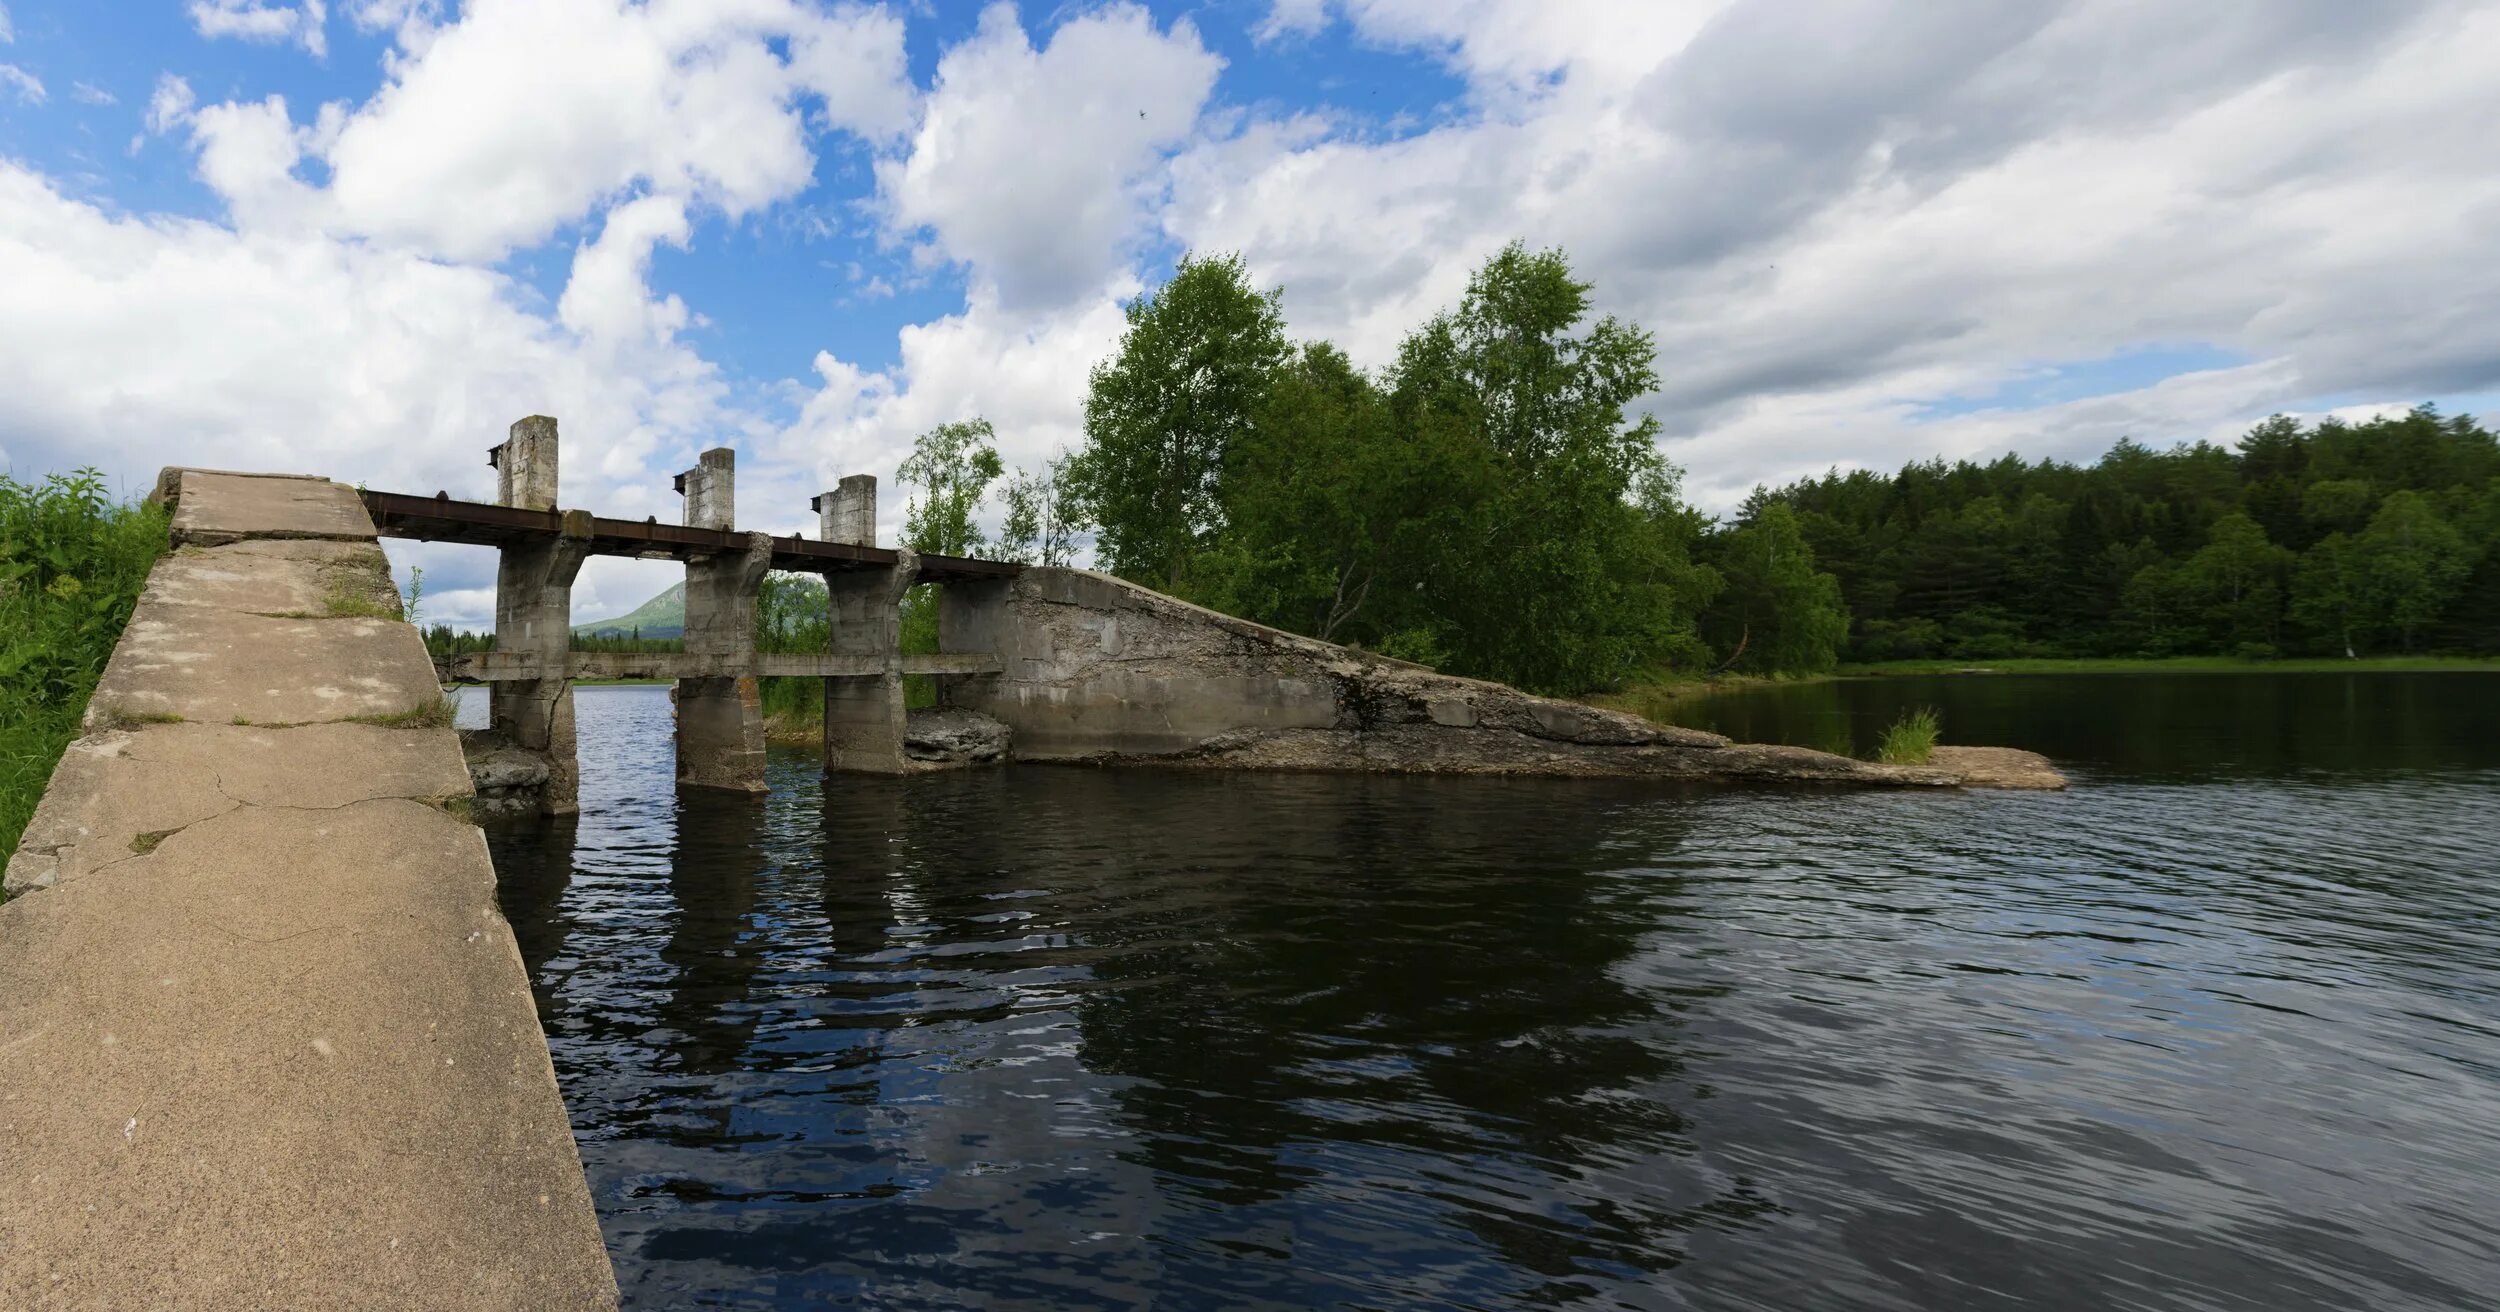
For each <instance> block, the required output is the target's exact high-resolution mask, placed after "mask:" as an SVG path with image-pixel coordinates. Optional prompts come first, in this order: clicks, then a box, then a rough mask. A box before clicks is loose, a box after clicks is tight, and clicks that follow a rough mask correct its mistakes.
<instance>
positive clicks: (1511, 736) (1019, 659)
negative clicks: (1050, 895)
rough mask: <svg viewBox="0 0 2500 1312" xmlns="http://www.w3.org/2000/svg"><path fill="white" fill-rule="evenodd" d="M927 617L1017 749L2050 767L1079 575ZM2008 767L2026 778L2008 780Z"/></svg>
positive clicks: (1373, 762) (1593, 762) (1613, 768)
mask: <svg viewBox="0 0 2500 1312" xmlns="http://www.w3.org/2000/svg"><path fill="white" fill-rule="evenodd" d="M939 620H940V631H941V642H942V643H943V644H944V645H946V646H948V647H950V648H951V647H954V646H956V645H957V644H959V643H961V644H967V645H988V646H990V647H991V648H992V649H994V650H995V651H996V652H997V653H998V656H999V658H1000V669H1001V671H1002V672H1001V673H1000V674H998V675H995V676H972V677H956V678H949V679H948V680H946V682H945V685H944V688H945V694H946V696H947V698H948V700H949V701H950V702H951V703H952V704H954V705H957V706H961V707H964V708H966V709H970V710H976V711H980V712H983V713H985V714H988V715H991V716H994V717H996V718H997V719H999V720H1001V721H1003V722H1005V723H1006V724H1007V725H1008V726H1009V728H1010V730H1011V731H1012V735H1013V737H1012V742H1013V753H1014V755H1015V757H1016V759H1018V760H1063V761H1095V762H1106V763H1108V762H1154V763H1159V764H1166V765H1187V766H1201V767H1227V768H1236V769H1276V770H1357V771H1378V772H1395V773H1424V774H1531V775H1559V776H1591V777H1595V776H1634V777H1653V778H1666V779H1689V780H1702V781H1724V782H1789V783H1826V782H1828V783H1852V784H1873V785H1880V786H1895V787H1950V786H1956V785H1967V786H1973V787H1998V786H2018V787H2043V786H2053V785H2049V784H2047V783H2046V782H2045V781H2046V780H2050V779H2056V778H2057V775H2056V772H2055V770H2054V769H2053V768H2051V767H2050V766H2049V764H2048V763H2047V762H2046V761H2045V760H2043V759H2041V758H2039V757H2036V756H2032V755H2031V754H2029V753H2018V754H2017V755H2019V756H2022V757H2026V758H2028V762H2027V763H2021V762H2015V761H2014V760H2013V759H2012V758H2010V757H1991V758H1988V760H1987V761H1986V763H1985V764H1986V768H1984V769H1983V768H1978V767H1979V766H1980V765H1981V762H1980V760H1979V758H1961V757H1953V756H1945V757H1942V758H1940V759H1939V760H1938V761H1936V762H1933V763H1931V764H1929V765H1927V766H1921V767H1903V766H1886V765H1877V764H1873V763H1871V762H1866V761H1858V760H1852V759H1850V758H1848V757H1845V756H1835V755H1832V754H1830V753H1827V752H1817V751H1812V750H1809V749H1806V748H1802V747H1772V746H1757V745H1748V744H1740V743H1732V742H1730V741H1728V740H1727V739H1726V738H1723V737H1721V736H1719V735H1717V734H1711V733H1702V732H1699V731H1697V730H1692V729H1679V728H1674V727H1671V726H1667V725H1660V724H1654V723H1652V722H1650V721H1648V720H1645V719H1642V718H1641V717H1639V716H1636V715H1627V714H1624V713H1621V712H1617V711H1607V710H1601V709H1598V708H1596V707H1593V706H1589V705H1586V704H1584V703H1580V702H1572V701H1563V700H1558V699H1554V698H1547V697H1536V696H1531V695H1529V694H1527V693H1523V692H1520V691H1519V690H1517V689H1515V688H1510V687H1506V686H1504V685H1501V684H1497V683H1487V682H1484V681H1482V680H1477V679H1462V678H1457V677H1454V676H1451V675H1445V674H1440V673H1437V672H1435V671H1433V670H1430V669H1426V668H1424V667H1422V666H1419V665H1414V664H1410V663H1407V662H1404V661H1395V660H1388V659H1385V658H1382V657H1379V656H1374V655H1371V654H1369V653H1365V652H1360V651H1354V650H1350V649H1348V648H1344V647H1338V646H1334V645H1332V644H1329V643H1325V642H1319V641H1317V640H1314V639H1311V638H1305V637H1301V636H1299V635H1296V634H1291V633H1286V632H1283V631H1281V630H1277V629H1271V628H1267V627H1265V626H1263V625H1258V624H1253V623H1250V622H1248V621H1246V620H1240V619H1236V618H1234V617H1232V616H1229V615H1223V614H1219V613H1217V612H1215V611H1210V610H1207V609H1205V608H1203V607H1199V606H1193V605H1190V604H1189V603H1187V602H1183V601H1179V600H1176V599H1174V598H1171V597H1167V596H1164V595H1162V594H1161V593H1157V592H1153V591H1151V590H1149V589H1146V588H1141V587H1138V586H1137V585H1135V584H1132V583H1128V582H1126V581H1123V580H1120V579H1116V578H1112V577H1110V576H1108V575H1103V574H1095V573H1091V572H1089V571H1085V570H1071V569H1056V568H1041V567H1036V568H1032V569H1027V570H1025V571H1024V572H1023V573H1021V574H1019V575H1017V576H1016V577H1015V579H1014V580H1013V581H1012V582H1011V583H1008V584H1005V585H1001V586H997V587H995V588H994V589H993V590H992V591H991V592H988V593H983V592H981V591H977V590H972V589H967V590H964V592H963V593H962V595H961V596H960V597H959V596H957V595H956V589H954V588H952V587H950V588H949V589H948V597H947V598H946V601H945V602H944V604H943V605H942V607H941V610H940V613H939ZM1957 763H1958V764H1957ZM2018 765H2021V766H2022V767H2023V768H2021V769H2020V770H2017V769H2016V766H2018ZM2017 774H2020V775H2022V776H2023V777H2025V778H2026V779H2027V780H2029V782H2025V783H2020V784H2008V783H2005V782H2003V781H2004V780H2007V779H2011V778H2014V777H2016V775H2017Z"/></svg>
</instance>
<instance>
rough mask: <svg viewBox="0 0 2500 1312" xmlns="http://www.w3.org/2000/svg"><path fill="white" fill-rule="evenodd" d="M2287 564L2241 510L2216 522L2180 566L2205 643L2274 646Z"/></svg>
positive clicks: (2231, 646) (2232, 648)
mask: <svg viewBox="0 0 2500 1312" xmlns="http://www.w3.org/2000/svg"><path fill="white" fill-rule="evenodd" d="M2287 563H2288V562H2287V559H2286V553H2285V552H2284V551H2283V549H2282V548H2280V547H2277V546H2275V545H2274V544H2273V543H2272V542H2269V541H2267V540H2266V531H2265V529H2264V528H2262V527H2260V526H2259V525H2258V523H2257V521H2256V520H2255V519H2254V518H2252V517H2250V516H2249V515H2248V514H2246V513H2245V512H2243V511H2237V510H2234V511H2232V512H2231V513H2230V514H2227V515H2224V516H2223V517H2222V518H2220V519H2218V520H2215V521H2214V527H2213V535H2212V537H2211V538H2209V539H2208V540H2207V541H2206V543H2205V545H2204V546H2203V547H2202V548H2200V549H2199V550H2198V551H2197V553H2196V554H2195V555H2193V556H2190V557H2189V558H2188V560H2187V563H2186V564H2185V565H2183V566H2182V567H2181V568H2180V570H2179V582H2180V584H2181V586H2182V588H2183V589H2184V591H2185V593H2186V596H2187V599H2188V604H2189V605H2190V606H2191V607H2192V608H2194V609H2195V610H2196V611H2198V612H2199V613H2200V614H2199V618H2200V619H2201V628H2202V630H2203V638H2204V641H2205V643H2206V644H2207V645H2209V646H2212V647H2217V648H2220V649H2222V650H2225V651H2235V650H2239V649H2243V648H2246V649H2255V648H2260V647H2263V648H2271V647H2273V645H2274V642H2275V638H2276V636H2277V635H2276V631H2275V630H2276V620H2277V618H2278V617H2279V616H2280V614H2281V612H2282V606H2283V589H2282V584H2281V582H2280V579H2281V577H2282V574H2283V571H2284V568H2285V566H2286V564H2287Z"/></svg>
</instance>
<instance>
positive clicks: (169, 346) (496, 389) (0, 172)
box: [0, 163, 803, 619]
mask: <svg viewBox="0 0 2500 1312" xmlns="http://www.w3.org/2000/svg"><path fill="white" fill-rule="evenodd" d="M0 286H6V287H9V288H10V289H11V294H10V295H9V296H6V297H0V394H5V395H7V396H9V397H10V398H11V400H10V404H9V406H8V407H7V408H6V410H5V412H0V461H5V462H7V463H13V464H15V465H16V466H17V467H19V468H20V469H28V468H33V469H60V468H68V467H72V466H76V465H82V464H94V465H97V466H100V467H102V468H105V469H107V470H109V471H112V472H114V473H115V474H116V476H117V477H120V478H122V479H125V480H129V481H130V482H132V483H133V484H134V485H144V481H145V480H146V479H147V478H148V477H149V476H150V475H152V473H153V471H154V468H155V467H156V466H157V465H159V464H164V463H175V462H179V463H186V464H198V465H207V466H213V467H222V468H230V469H269V470H288V471H305V470H310V471H319V472H324V473H329V474H332V475H333V476H336V477H340V478H346V479H359V480H364V481H367V482H369V483H370V484H371V485H372V486H375V487H384V488H395V489H408V490H420V491H431V490H434V489H437V488H441V489H446V490H449V491H450V492H452V493H453V495H455V496H467V497H472V498H479V499H491V498H492V484H491V483H490V482H489V479H490V478H491V472H490V471H488V470H487V468H486V464H485V460H484V452H485V448H486V447H488V446H490V445H492V444H494V443H495V442H498V441H501V440H502V435H503V433H504V430H505V429H506V427H507V426H509V425H510V423H511V422H512V420H514V419H516V418H519V417H520V416H522V415H526V414H535V413H545V414H553V415H556V416H558V417H559V418H560V419H561V420H562V422H563V425H564V433H565V462H564V484H565V486H564V495H565V499H566V501H567V502H568V503H570V504H582V505H593V506H597V507H599V508H600V509H601V510H603V511H607V512H610V513H617V514H629V515H637V516H638V515H642V514H655V513H656V514H663V515H668V516H674V515H675V514H676V507H675V502H674V498H673V497H671V496H670V495H669V494H668V486H667V483H666V481H665V480H664V479H662V478H660V477H658V476H656V475H653V474H651V473H649V472H647V471H648V470H650V469H652V468H659V467H665V466H666V465H668V464H669V462H671V461H672V460H676V459H679V458H687V459H690V458H691V454H692V452H693V451H695V450H696V449H699V448H700V447H702V446H709V445H713V444H714V443H715V442H716V441H717V440H718V439H719V438H721V437H722V436H734V435H735V434H737V433H739V432H741V431H743V429H744V426H745V425H746V424H747V422H748V421H747V420H745V419H744V418H742V417H741V416H740V415H739V414H737V413H734V412H731V411H729V410H726V409H725V408H724V406H723V403H722V399H721V396H720V393H719V388H718V385H717V382H716V381H715V380H714V379H712V378H711V377H710V376H709V375H708V372H707V371H706V370H704V369H703V368H701V367H699V362H697V365H698V367H696V368H693V369H689V368H687V367H686V366H685V364H684V357H683V356H682V355H681V356H679V357H678V363H677V364H676V365H674V366H672V365H670V364H669V363H668V362H667V360H666V359H662V360H661V362H660V363H659V364H658V365H657V366H654V365H653V363H652V362H653V360H654V358H655V357H656V356H660V355H662V354H663V353H664V352H666V351H669V350H677V349H679V348H674V347H671V346H667V345H665V344H662V345H660V346H650V345H646V346H645V347H643V348H642V349H641V350H640V351H639V352H638V353H635V354H631V355H628V356H626V357H623V358H622V359H621V360H620V359H619V358H618V357H615V356H613V355H611V354H609V353H606V352H605V351H603V350H602V349H601V348H599V347H598V346H597V345H595V344H592V343H588V342H585V340H584V339H583V338H582V337H581V336H580V335H579V334H577V333H575V332H574V331H572V330H571V329H569V328H568V327H566V326H565V325H564V324H562V323H559V322H554V321H551V320H550V319H548V318H547V317H545V316H544V315H542V314H540V313H537V312H535V311H533V310H532V309H531V308H530V305H529V301H530V296H529V293H528V292H527V289H525V288H523V287H520V286H518V285H516V284H515V283H514V282H513V281H512V280H511V279H510V278H508V277H506V276H505V275H503V274H500V273H496V272H493V271H491V270H485V269H478V268H470V267H462V266H459V265H453V264H445V263H441V262H438V261H433V260H428V259H424V258H421V257H419V256H416V255H412V254H408V253H404V252H396V251H391V250H388V249H383V248H376V247H373V246H371V245H369V244H367V243H363V242H357V241H342V240H337V239H334V238H330V237H326V236H322V235H319V234H309V233H298V234H293V235H285V234H276V233H240V232H236V231H234V230H232V229H228V228H225V227H222V226H220V225H216V224H210V223H201V222H197V221H191V220H181V219H165V218H157V219H140V218H119V217H114V216H112V215H110V214H108V213H106V212H104V211H103V210H101V209H99V208H97V207H96V206H94V205H91V204H88V203H86V202H84V201H81V200H77V199H73V198H71V197H68V196H65V195H63V194H61V192H60V191H59V190H58V189H57V188H55V187H54V186H52V185H51V184H50V183H49V182H48V181H47V180H46V179H44V178H42V177H41V176H39V175H37V174H34V173H32V172H30V171H28V170H27V169H25V168H24V167H22V166H19V165H15V164H8V163H0ZM169 435H179V437H178V438H174V437H169ZM802 507H803V503H802ZM437 565H439V566H440V567H441V569H442V572H441V573H437V572H436V566H437ZM492 572H493V563H492V559H491V556H488V555H485V554H483V553H467V554H466V555H463V554H462V553H458V552H450V553H449V554H447V555H440V556H438V557H437V558H436V559H435V560H434V561H432V562H430V563H429V567H428V574H429V576H431V577H433V578H435V579H436V580H437V581H438V583H440V584H441V585H442V586H443V587H444V588H445V589H446V590H450V589H453V588H456V587H458V586H461V585H462V582H463V579H464V578H465V580H466V581H467V582H468V583H471V584H474V583H475V582H476V581H477V580H479V579H482V578H491V577H492ZM468 618H471V619H474V618H475V617H474V616H471V617H468Z"/></svg>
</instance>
